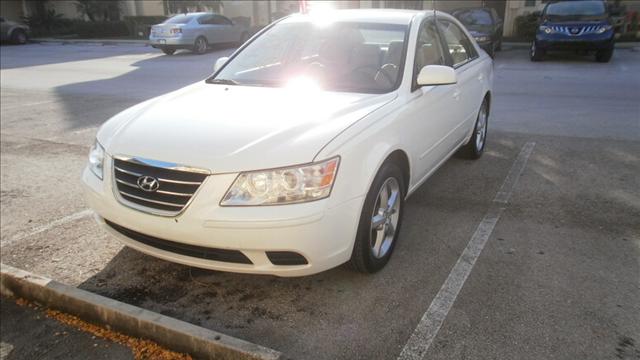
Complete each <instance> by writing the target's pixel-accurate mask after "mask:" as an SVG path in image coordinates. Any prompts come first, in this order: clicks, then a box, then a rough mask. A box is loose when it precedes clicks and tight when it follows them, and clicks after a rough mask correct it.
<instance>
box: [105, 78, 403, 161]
mask: <svg viewBox="0 0 640 360" xmlns="http://www.w3.org/2000/svg"><path fill="white" fill-rule="evenodd" d="M395 97H396V94H395V93H393V92H392V93H388V94H355V93H344V92H325V91H319V90H315V91H314V90H304V89H287V88H266V87H248V86H226V85H214V84H206V83H204V82H201V83H197V84H194V85H191V86H188V87H186V88H183V89H180V90H178V91H175V92H173V93H169V94H166V95H163V96H161V97H158V98H155V99H152V100H149V101H146V102H144V103H142V104H138V105H136V106H134V107H132V108H130V109H128V110H125V111H124V112H122V113H120V114H118V115H116V116H114V117H113V118H112V119H111V120H109V121H108V122H106V123H105V124H104V125H103V126H102V128H101V129H100V131H99V132H98V141H99V142H100V143H101V144H102V145H103V146H104V147H105V150H106V151H107V153H109V154H111V155H124V156H136V157H143V158H147V159H152V160H159V161H165V162H173V163H177V164H182V165H188V166H194V167H199V168H205V169H209V170H210V171H212V172H214V173H224V172H237V171H247V170H256V169H264V168H271V167H281V166H288V165H294V164H301V163H307V162H310V161H313V160H314V157H315V156H316V154H317V153H318V152H319V151H320V150H321V149H322V147H323V146H325V145H326V144H327V143H328V142H329V141H331V140H332V139H333V138H334V137H335V136H337V135H338V134H339V133H340V132H342V131H343V130H345V129H346V128H347V127H349V126H350V125H352V124H354V123H355V122H357V121H358V120H359V119H361V118H363V117H364V116H366V115H367V114H369V113H371V112H372V111H374V110H376V109H378V108H380V107H381V106H383V105H384V104H386V103H388V102H390V101H392V100H393V99H394V98H395Z"/></svg>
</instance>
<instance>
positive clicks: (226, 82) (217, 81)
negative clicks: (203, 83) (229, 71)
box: [207, 79, 240, 85]
mask: <svg viewBox="0 0 640 360" xmlns="http://www.w3.org/2000/svg"><path fill="white" fill-rule="evenodd" d="M207 84H222V85H240V83H239V82H237V81H235V80H231V79H207Z"/></svg>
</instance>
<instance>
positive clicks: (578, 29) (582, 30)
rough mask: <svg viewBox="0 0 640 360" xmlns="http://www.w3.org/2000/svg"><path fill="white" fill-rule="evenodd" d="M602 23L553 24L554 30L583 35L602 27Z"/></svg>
mask: <svg viewBox="0 0 640 360" xmlns="http://www.w3.org/2000/svg"><path fill="white" fill-rule="evenodd" d="M600 27H601V26H600V25H587V26H552V27H551V28H552V29H553V31H555V32H557V33H562V34H566V35H574V36H575V35H582V34H591V33H594V32H596V31H597V30H598V29H600Z"/></svg>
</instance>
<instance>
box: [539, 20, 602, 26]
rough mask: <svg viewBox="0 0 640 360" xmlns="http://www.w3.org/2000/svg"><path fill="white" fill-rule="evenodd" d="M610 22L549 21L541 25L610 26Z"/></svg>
mask: <svg viewBox="0 0 640 360" xmlns="http://www.w3.org/2000/svg"><path fill="white" fill-rule="evenodd" d="M608 24H609V22H608V21H606V20H584V21H579V20H554V21H551V20H549V19H546V20H544V21H543V22H542V23H541V25H546V26H553V25H558V26H588V25H608Z"/></svg>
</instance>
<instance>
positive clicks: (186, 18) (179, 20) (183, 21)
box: [164, 14, 196, 24]
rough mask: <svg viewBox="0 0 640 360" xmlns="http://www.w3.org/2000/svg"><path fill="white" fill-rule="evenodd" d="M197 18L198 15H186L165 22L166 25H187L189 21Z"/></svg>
mask: <svg viewBox="0 0 640 360" xmlns="http://www.w3.org/2000/svg"><path fill="white" fill-rule="evenodd" d="M195 17H196V15H185V14H181V15H176V16H174V17H172V18H170V19H168V20H167V21H165V22H164V24H186V23H188V22H189V21H191V20H193V18H195Z"/></svg>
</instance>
